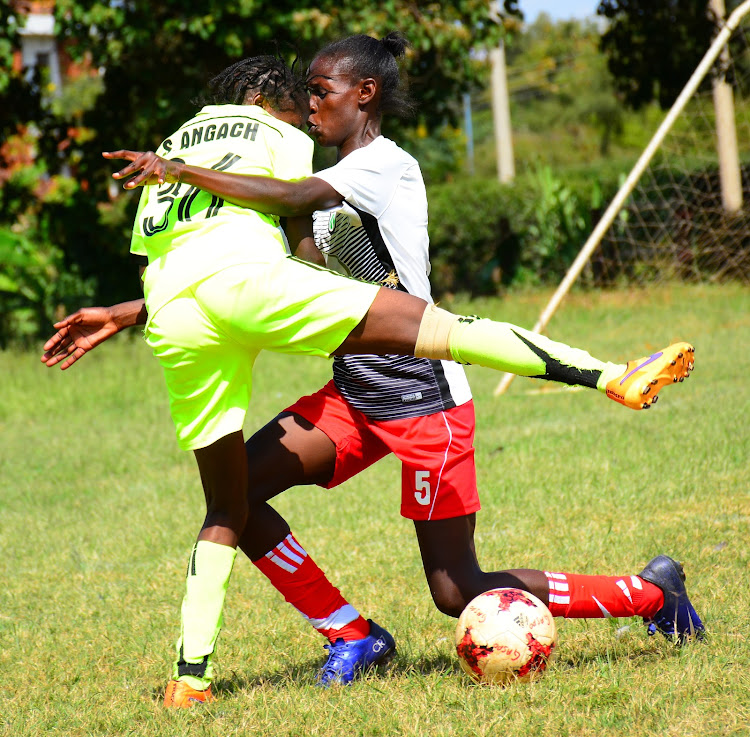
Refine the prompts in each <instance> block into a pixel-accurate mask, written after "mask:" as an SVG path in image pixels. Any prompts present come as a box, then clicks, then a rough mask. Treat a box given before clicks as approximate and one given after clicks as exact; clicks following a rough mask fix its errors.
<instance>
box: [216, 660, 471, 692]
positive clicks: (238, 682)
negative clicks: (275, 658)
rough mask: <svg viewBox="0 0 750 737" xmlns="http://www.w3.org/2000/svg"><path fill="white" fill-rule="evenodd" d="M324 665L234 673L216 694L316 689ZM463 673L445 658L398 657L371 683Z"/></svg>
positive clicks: (219, 684) (222, 680)
mask: <svg viewBox="0 0 750 737" xmlns="http://www.w3.org/2000/svg"><path fill="white" fill-rule="evenodd" d="M321 665H322V662H321V661H320V660H319V659H315V660H308V661H305V662H304V663H299V664H295V665H290V666H289V667H287V668H284V669H281V670H278V671H276V672H274V673H262V674H260V675H256V676H245V675H243V674H241V673H236V672H235V673H232V675H231V676H228V677H225V678H218V679H217V680H216V681H215V682H214V692H215V693H216V694H217V695H218V694H226V695H229V694H234V693H238V692H240V691H247V690H253V689H257V688H263V687H267V686H271V687H274V688H275V687H280V686H287V687H288V686H292V685H293V686H297V687H299V686H314V685H315V683H316V681H315V679H316V676H317V674H318V671H319V670H320V667H321ZM458 672H460V668H459V666H458V663H457V662H456V660H455V659H454V658H451V657H449V656H445V655H441V656H435V657H430V658H419V659H417V660H414V661H406V660H404V659H402V658H400V657H399V656H398V654H397V655H396V657H395V658H394V659H393V660H392V661H391V662H390V663H388V664H387V665H383V666H379V667H377V668H373V669H371V670H369V671H368V672H367V674H366V678H367V679H379V678H384V677H394V676H395V677H401V676H406V677H408V676H409V675H415V674H419V675H423V676H424V675H431V674H434V673H438V674H445V675H453V674H455V673H458Z"/></svg>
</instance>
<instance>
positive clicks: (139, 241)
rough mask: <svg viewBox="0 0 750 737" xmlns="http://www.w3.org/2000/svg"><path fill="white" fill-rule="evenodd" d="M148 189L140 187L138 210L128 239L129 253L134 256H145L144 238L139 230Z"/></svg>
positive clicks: (140, 229)
mask: <svg viewBox="0 0 750 737" xmlns="http://www.w3.org/2000/svg"><path fill="white" fill-rule="evenodd" d="M150 189H151V188H150V187H141V198H140V200H138V210H137V211H136V213H135V220H134V221H133V234H132V236H131V237H130V253H132V254H135V255H136V256H146V255H147V253H146V237H145V236H144V234H143V230H142V228H141V220H142V217H141V215H142V213H143V210H144V208H145V207H146V203H147V202H148V194H149V190H150Z"/></svg>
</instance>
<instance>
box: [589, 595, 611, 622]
mask: <svg viewBox="0 0 750 737" xmlns="http://www.w3.org/2000/svg"><path fill="white" fill-rule="evenodd" d="M591 598H592V599H593V600H594V603H595V604H596V605H597V606H598V607H599V609H600V610H601V612H602V614H603V615H604V616H605V617H607V619H612V615H611V614H610V613H609V612H608V611H607V607H605V606H604V604H602V603H601V602H600V601H599V599H597V598H596V597H595V596H592V597H591Z"/></svg>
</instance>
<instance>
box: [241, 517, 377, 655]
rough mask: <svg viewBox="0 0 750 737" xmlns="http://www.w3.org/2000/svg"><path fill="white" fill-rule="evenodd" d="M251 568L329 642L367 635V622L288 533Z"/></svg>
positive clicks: (368, 628) (358, 638) (254, 562)
mask: <svg viewBox="0 0 750 737" xmlns="http://www.w3.org/2000/svg"><path fill="white" fill-rule="evenodd" d="M253 565H255V566H256V567H257V568H258V569H259V570H260V572H261V573H263V575H264V576H265V577H266V578H267V579H268V580H269V581H270V582H271V584H272V585H273V586H274V587H275V588H276V590H277V591H279V593H280V594H281V595H282V596H283V597H284V599H286V601H288V602H289V603H290V604H291V605H292V606H293V607H294V608H295V609H297V611H298V612H299V613H300V614H302V616H303V617H304V618H305V619H306V620H307V621H308V622H310V624H311V625H312V626H313V627H314V628H315V629H316V630H318V632H320V633H321V634H322V635H324V636H325V637H327V638H328V639H329V640H330V641H331V642H334V641H335V640H338V639H339V638H341V639H343V640H347V641H348V640H360V639H362V638H363V637H366V636H367V635H368V634H369V633H370V625H369V623H368V622H367V620H366V619H365V618H364V617H362V615H361V614H360V613H359V612H358V611H357V610H356V609H355V608H354V607H353V606H352V605H351V604H349V602H348V601H347V600H346V599H345V598H344V597H343V596H342V595H341V592H340V591H339V590H338V589H337V588H336V587H335V586H334V585H333V584H332V583H331V582H330V581H329V580H328V579H327V578H326V576H325V574H324V573H323V571H322V570H321V569H320V568H319V567H318V565H317V564H316V563H315V561H314V560H313V559H312V558H311V557H310V556H309V555H308V553H307V551H306V550H305V549H304V548H303V547H302V546H301V545H300V544H299V543H298V542H297V540H296V539H295V538H294V535H292V533H291V532H290V533H289V534H288V535H287V536H286V537H285V538H284V539H283V540H282V541H281V542H280V543H279V544H278V545H277V546H276V547H275V548H273V549H272V550H269V551H268V552H267V553H266V554H265V556H264V557H262V558H260V559H259V560H254V561H253Z"/></svg>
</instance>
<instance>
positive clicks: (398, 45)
mask: <svg viewBox="0 0 750 737" xmlns="http://www.w3.org/2000/svg"><path fill="white" fill-rule="evenodd" d="M380 43H381V44H382V45H383V48H384V49H386V51H388V52H390V53H391V54H392V55H393V56H394V57H395V58H396V59H398V58H399V57H401V56H403V55H404V53H405V52H406V49H407V48H408V47H409V46H410V44H409V42H408V41H407V39H406V37H405V36H404V35H403V34H402V33H401V32H400V31H391V32H390V33H389V34H387V35H386V36H383V38H381V39H380Z"/></svg>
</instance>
